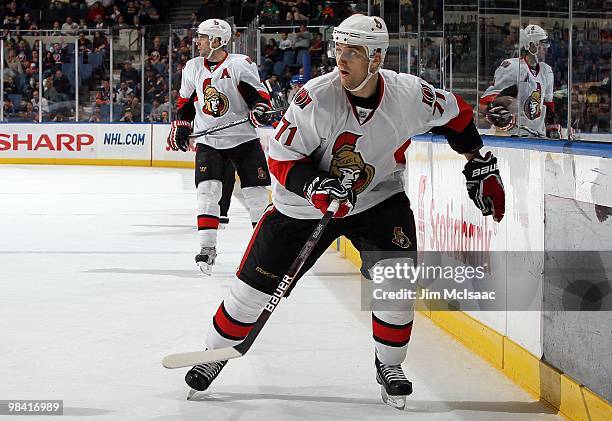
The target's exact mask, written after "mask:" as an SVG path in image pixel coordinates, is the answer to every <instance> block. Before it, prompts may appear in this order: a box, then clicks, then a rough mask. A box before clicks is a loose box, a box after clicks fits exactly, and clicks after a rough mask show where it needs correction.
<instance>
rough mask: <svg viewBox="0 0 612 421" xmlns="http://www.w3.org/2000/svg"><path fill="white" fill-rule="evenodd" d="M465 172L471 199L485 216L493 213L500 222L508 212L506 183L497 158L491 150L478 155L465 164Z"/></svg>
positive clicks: (494, 217)
mask: <svg viewBox="0 0 612 421" xmlns="http://www.w3.org/2000/svg"><path fill="white" fill-rule="evenodd" d="M463 174H464V175H465V179H466V183H465V184H466V187H467V191H468V195H469V196H470V199H472V201H473V202H474V204H475V205H476V207H477V208H478V209H480V211H481V212H482V214H483V215H484V216H487V215H493V220H495V221H497V222H500V221H501V220H502V218H503V217H504V213H505V212H506V193H505V191H504V183H502V179H501V177H500V175H499V169H498V168H497V158H495V157H494V156H493V154H492V153H491V152H487V154H486V155H485V156H484V157H481V156H477V157H475V158H472V159H471V160H469V161H468V162H467V163H466V164H465V169H464V170H463Z"/></svg>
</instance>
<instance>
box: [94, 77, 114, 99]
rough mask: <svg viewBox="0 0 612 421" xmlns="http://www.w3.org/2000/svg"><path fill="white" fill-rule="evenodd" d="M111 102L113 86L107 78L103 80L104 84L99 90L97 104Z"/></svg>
mask: <svg viewBox="0 0 612 421" xmlns="http://www.w3.org/2000/svg"><path fill="white" fill-rule="evenodd" d="M110 102H111V88H110V82H109V81H108V80H107V79H104V80H103V81H102V86H101V87H100V89H99V90H98V94H97V95H96V104H97V105H102V104H110Z"/></svg>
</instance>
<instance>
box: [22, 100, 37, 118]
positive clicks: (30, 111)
mask: <svg viewBox="0 0 612 421" xmlns="http://www.w3.org/2000/svg"><path fill="white" fill-rule="evenodd" d="M19 117H21V119H22V120H23V121H38V113H37V112H36V111H35V110H34V106H33V105H32V103H31V102H27V103H26V105H25V109H24V110H23V111H22V112H21V113H19Z"/></svg>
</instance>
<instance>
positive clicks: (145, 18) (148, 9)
mask: <svg viewBox="0 0 612 421" xmlns="http://www.w3.org/2000/svg"><path fill="white" fill-rule="evenodd" d="M138 14H139V15H140V21H141V22H142V24H143V25H152V24H155V23H157V22H158V21H159V13H157V9H156V8H155V7H153V5H152V4H151V0H145V1H144V6H143V7H142V9H140V12H138Z"/></svg>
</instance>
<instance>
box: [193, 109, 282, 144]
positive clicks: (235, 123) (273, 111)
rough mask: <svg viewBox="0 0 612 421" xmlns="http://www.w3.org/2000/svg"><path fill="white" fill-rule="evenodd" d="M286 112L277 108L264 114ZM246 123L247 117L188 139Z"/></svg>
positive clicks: (194, 134) (195, 134)
mask: <svg viewBox="0 0 612 421" xmlns="http://www.w3.org/2000/svg"><path fill="white" fill-rule="evenodd" d="M286 110H287V108H277V109H275V110H270V111H266V112H265V113H264V114H277V113H282V112H284V111H286ZM247 121H249V117H244V118H241V119H240V120H236V121H230V122H229V123H226V124H221V125H220V126H215V127H211V128H210V129H207V130H204V131H202V132H198V133H193V134H190V135H189V138H190V139H193V138H196V137H200V136H206V135H209V134H211V133H214V132H218V131H219V130H224V129H229V128H230V127H234V126H238V125H239V124H242V123H246V122H247Z"/></svg>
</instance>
